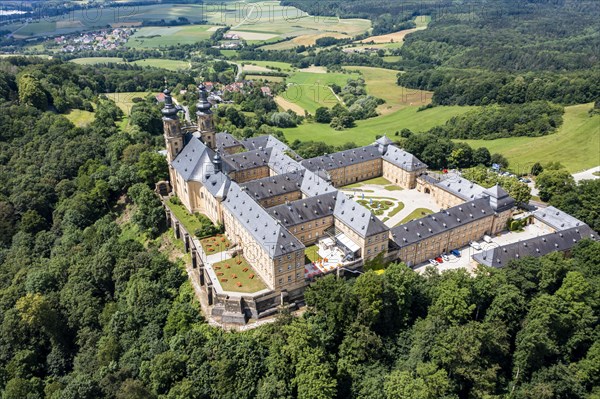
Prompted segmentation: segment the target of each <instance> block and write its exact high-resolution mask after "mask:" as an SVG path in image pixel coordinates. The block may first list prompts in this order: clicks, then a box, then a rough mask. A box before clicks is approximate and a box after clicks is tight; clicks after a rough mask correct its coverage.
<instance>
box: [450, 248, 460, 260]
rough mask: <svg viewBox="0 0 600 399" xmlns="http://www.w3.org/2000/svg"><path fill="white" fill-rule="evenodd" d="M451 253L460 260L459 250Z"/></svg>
mask: <svg viewBox="0 0 600 399" xmlns="http://www.w3.org/2000/svg"><path fill="white" fill-rule="evenodd" d="M450 253H451V254H452V255H454V256H456V257H457V258H460V251H459V250H458V249H453V250H452V251H450Z"/></svg>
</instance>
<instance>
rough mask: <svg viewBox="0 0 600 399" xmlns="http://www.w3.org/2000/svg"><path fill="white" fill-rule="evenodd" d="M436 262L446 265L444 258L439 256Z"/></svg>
mask: <svg viewBox="0 0 600 399" xmlns="http://www.w3.org/2000/svg"><path fill="white" fill-rule="evenodd" d="M435 261H436V262H437V263H444V260H443V259H442V257H441V256H438V257H437V258H435Z"/></svg>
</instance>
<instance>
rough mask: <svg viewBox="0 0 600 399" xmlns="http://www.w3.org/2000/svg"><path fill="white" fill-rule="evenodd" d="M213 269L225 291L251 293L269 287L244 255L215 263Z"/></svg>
mask: <svg viewBox="0 0 600 399" xmlns="http://www.w3.org/2000/svg"><path fill="white" fill-rule="evenodd" d="M213 269H214V271H215V273H216V275H217V278H218V279H219V283H220V284H221V287H222V288H223V289H224V290H225V291H235V292H246V293H251V292H257V291H260V290H264V289H265V288H267V286H266V285H265V283H264V282H263V281H262V279H261V278H260V277H259V276H258V274H257V273H256V272H255V271H254V269H252V267H251V266H250V264H249V263H248V261H247V260H246V258H244V257H243V256H236V257H235V258H231V259H227V260H224V261H221V262H218V263H215V264H213Z"/></svg>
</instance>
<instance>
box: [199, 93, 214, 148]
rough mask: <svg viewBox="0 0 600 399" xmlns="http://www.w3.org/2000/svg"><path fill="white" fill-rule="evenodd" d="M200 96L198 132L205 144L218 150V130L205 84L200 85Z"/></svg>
mask: <svg viewBox="0 0 600 399" xmlns="http://www.w3.org/2000/svg"><path fill="white" fill-rule="evenodd" d="M198 90H199V98H198V103H197V104H196V117H197V118H198V132H200V138H201V140H202V142H203V143H204V144H206V145H207V146H208V147H209V148H211V149H213V150H216V149H217V145H216V140H217V138H216V132H215V127H214V124H213V113H212V111H211V110H210V108H211V104H210V103H209V102H208V92H207V91H206V88H205V87H204V85H202V84H201V85H200V86H199V87H198Z"/></svg>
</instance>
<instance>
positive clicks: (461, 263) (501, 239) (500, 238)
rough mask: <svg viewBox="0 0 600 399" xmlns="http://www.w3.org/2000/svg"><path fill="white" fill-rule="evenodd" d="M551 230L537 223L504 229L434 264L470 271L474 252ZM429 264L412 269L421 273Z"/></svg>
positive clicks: (448, 268) (472, 265) (471, 270)
mask: <svg viewBox="0 0 600 399" xmlns="http://www.w3.org/2000/svg"><path fill="white" fill-rule="evenodd" d="M551 232H552V231H551V230H550V229H549V228H547V227H543V226H540V225H537V224H530V225H528V226H525V228H524V229H523V230H522V231H504V232H502V233H500V234H498V235H496V236H494V237H492V242H490V243H487V242H485V241H483V240H479V241H478V243H479V245H480V246H481V249H479V250H477V249H474V248H473V247H471V246H465V247H462V248H460V249H459V251H460V255H461V256H460V257H456V256H454V255H450V256H449V257H448V260H447V261H443V262H442V263H440V264H438V265H436V268H437V269H438V270H439V271H446V270H452V269H460V268H463V269H466V270H467V271H468V272H470V273H471V272H473V271H474V270H475V268H476V267H477V262H475V261H474V260H473V255H475V254H476V253H479V252H482V251H485V250H488V249H490V248H494V247H501V246H503V245H507V244H512V243H514V242H518V241H524V240H528V239H530V238H534V237H538V236H541V235H545V234H549V233H551ZM429 265H430V264H429V262H424V263H421V264H420V265H417V267H415V268H414V270H415V271H417V272H419V273H423V272H424V271H425V269H426V268H427V266H429Z"/></svg>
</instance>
